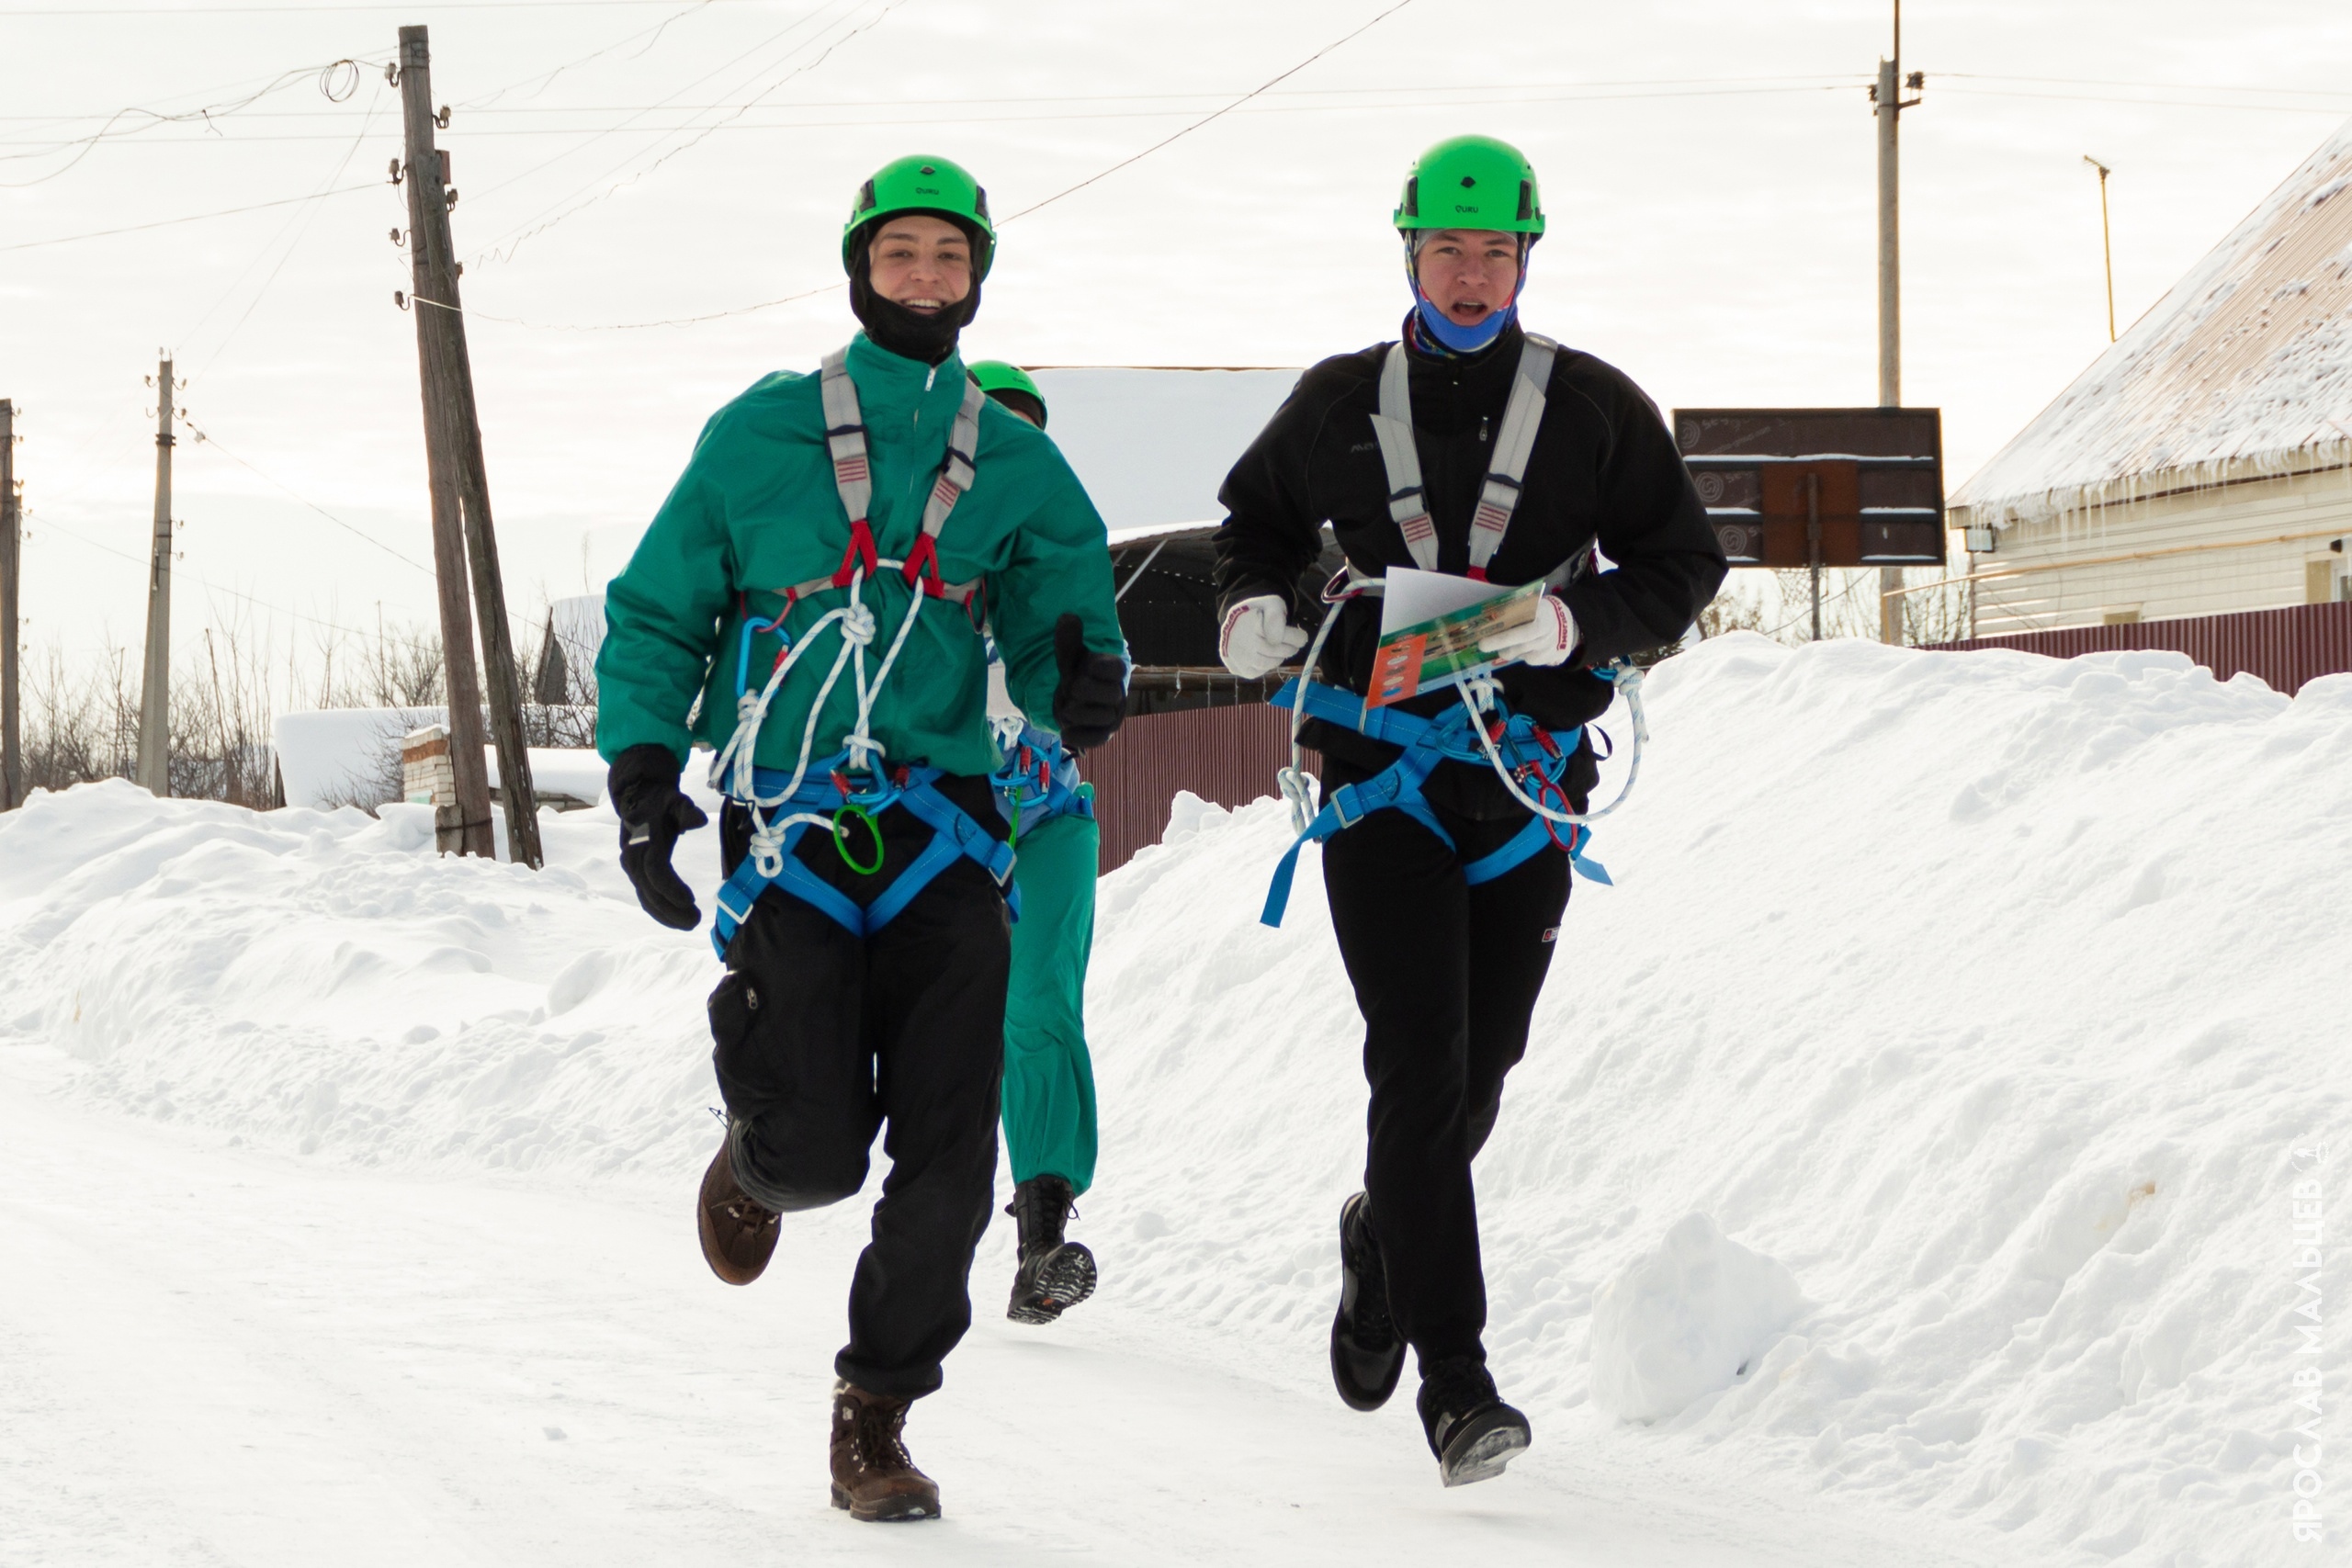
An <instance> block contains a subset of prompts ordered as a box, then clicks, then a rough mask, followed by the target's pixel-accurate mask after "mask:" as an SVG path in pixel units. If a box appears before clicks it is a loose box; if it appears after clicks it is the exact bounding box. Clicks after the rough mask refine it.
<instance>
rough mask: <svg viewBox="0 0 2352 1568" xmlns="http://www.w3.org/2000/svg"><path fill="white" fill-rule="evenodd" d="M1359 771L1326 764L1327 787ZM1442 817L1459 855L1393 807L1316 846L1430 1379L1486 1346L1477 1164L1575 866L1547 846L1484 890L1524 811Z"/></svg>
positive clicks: (1399, 1273) (1377, 1220)
mask: <svg viewBox="0 0 2352 1568" xmlns="http://www.w3.org/2000/svg"><path fill="white" fill-rule="evenodd" d="M1365 776H1368V775H1366V774H1364V773H1363V772H1362V771H1361V770H1359V769H1354V768H1350V767H1346V766H1344V765H1342V764H1340V763H1339V762H1337V761H1327V762H1326V766H1325V770H1324V786H1325V788H1326V789H1327V790H1330V789H1336V788H1338V787H1339V786H1340V784H1353V783H1356V782H1358V781H1359V780H1360V779H1362V778H1363V777H1365ZM1438 818H1439V820H1441V821H1442V822H1443V823H1444V824H1445V828H1446V831H1448V832H1449V833H1452V834H1453V838H1454V842H1455V843H1456V845H1457V846H1459V851H1460V852H1459V854H1458V855H1457V853H1456V852H1455V851H1453V850H1449V849H1447V848H1446V847H1445V845H1444V844H1443V843H1442V842H1441V841H1439V840H1438V839H1437V837H1436V836H1435V835H1434V834H1432V833H1431V832H1430V830H1429V829H1426V828H1424V827H1422V826H1421V825H1420V824H1419V823H1418V822H1416V821H1414V820H1413V819H1412V818H1409V817H1408V816H1406V815H1405V814H1404V813H1403V812H1401V811H1393V810H1392V811H1375V812H1374V813H1372V814H1371V815H1370V816H1368V817H1365V818H1363V820H1362V821H1360V822H1358V823H1357V824H1356V825H1355V826H1354V827H1351V828H1348V829H1342V830H1341V831H1340V833H1339V834H1337V835H1336V836H1335V837H1333V838H1332V839H1331V840H1329V841H1328V842H1327V843H1326V844H1325V846H1324V849H1323V885H1324V887H1325V888H1326V890H1327V891H1328V892H1329V896H1330V903H1331V923H1332V925H1333V927H1334V928H1335V929H1336V930H1337V931H1338V933H1339V938H1340V956H1341V957H1342V958H1343V959H1345V960H1346V963H1347V966H1348V978H1349V979H1350V981H1351V982H1352V983H1353V984H1354V987H1355V993H1356V1005H1357V1007H1358V1008H1360V1009H1361V1010H1363V1020H1364V1042H1363V1070H1364V1077H1365V1078H1366V1079H1367V1080H1369V1082H1370V1083H1371V1086H1372V1108H1371V1114H1370V1117H1369V1123H1370V1124H1369V1138H1368V1140H1367V1147H1366V1151H1365V1160H1364V1190H1365V1191H1366V1192H1368V1193H1369V1194H1370V1195H1371V1200H1372V1220H1373V1228H1374V1230H1375V1231H1376V1232H1377V1233H1378V1235H1379V1237H1380V1253H1381V1259H1382V1261H1383V1263H1384V1264H1385V1266H1386V1269H1387V1273H1388V1300H1389V1306H1390V1309H1391V1310H1392V1311H1393V1312H1394V1313H1395V1314H1396V1318H1397V1327H1398V1329H1399V1331H1400V1332H1402V1333H1403V1335H1404V1337H1405V1338H1406V1339H1407V1341H1408V1342H1409V1343H1410V1344H1411V1345H1412V1346H1413V1348H1415V1349H1416V1350H1418V1351H1419V1353H1420V1359H1421V1367H1422V1369H1423V1371H1427V1370H1428V1368H1429V1367H1430V1364H1431V1363H1432V1362H1434V1361H1437V1360H1439V1359H1442V1358H1444V1357H1448V1356H1461V1355H1471V1356H1477V1357H1479V1358H1481V1359H1484V1356H1485V1353H1486V1352H1485V1347H1484V1346H1483V1345H1482V1344H1481V1343H1480V1338H1479V1337H1480V1335H1481V1334H1482V1333H1484V1331H1485V1329H1486V1326H1487V1282H1486V1277H1485V1275H1484V1274H1483V1272H1482V1271H1481V1269H1480V1265H1479V1257H1478V1204H1477V1199H1476V1195H1475V1193H1474V1192H1473V1191H1472V1189H1471V1182H1470V1162H1471V1160H1472V1159H1473V1158H1475V1157H1476V1155H1477V1153H1478V1151H1479V1150H1480V1149H1481V1148H1483V1147H1484V1146H1485V1145H1486V1142H1487V1134H1489V1133H1492V1132H1493V1131H1494V1129H1495V1113H1496V1111H1497V1110H1498V1108H1499V1107H1500V1105H1501V1103H1502V1092H1503V1076H1504V1075H1505V1074H1506V1073H1508V1072H1510V1069H1511V1068H1512V1067H1513V1066H1516V1065H1517V1064H1518V1062H1519V1059H1520V1057H1521V1056H1522V1055H1525V1054H1526V1051H1527V1023H1528V1018H1529V1016H1530V1015H1531V1014H1532V1012H1533V1011H1534V1009H1535V998H1536V994H1537V993H1538V992H1540V991H1541V990H1542V989H1543V988H1544V971H1545V970H1546V969H1547V968H1548V967H1549V966H1550V964H1551V962H1552V953H1553V949H1554V947H1555V937H1556V935H1557V933H1558V930H1559V925H1560V917H1561V914H1562V912H1563V911H1564V910H1565V909H1566V908H1567V902H1568V857H1567V856H1566V855H1565V854H1562V853H1561V852H1558V851H1557V850H1555V849H1552V848H1550V847H1549V846H1546V847H1545V848H1544V850H1543V851H1542V852H1539V853H1537V854H1536V855H1535V856H1534V857H1533V858H1532V859H1530V860H1528V861H1525V862H1523V863H1521V864H1520V865H1519V866H1518V867H1517V868H1516V869H1514V870H1512V871H1510V872H1508V873H1506V874H1503V875H1501V876H1498V877H1497V878H1495V879H1494V880H1493V881H1492V882H1487V883H1482V884H1480V885H1479V886H1476V887H1472V886H1468V885H1467V884H1466V883H1464V881H1463V879H1462V867H1463V864H1464V862H1466V861H1471V860H1476V859H1477V858H1478V857H1479V856H1480V855H1483V854H1486V853H1487V852H1491V851H1493V850H1496V849H1498V848H1500V847H1501V846H1502V844H1503V843H1504V842H1505V841H1506V840H1509V839H1510V837H1511V835H1512V834H1514V833H1516V832H1517V831H1518V830H1519V829H1521V827H1522V826H1524V825H1525V823H1526V820H1527V819H1526V818H1524V817H1518V818H1512V819H1510V820H1509V821H1501V822H1477V821H1472V820H1469V819H1467V818H1460V817H1456V816H1454V815H1453V814H1452V813H1449V812H1446V811H1443V810H1440V811H1439V812H1438Z"/></svg>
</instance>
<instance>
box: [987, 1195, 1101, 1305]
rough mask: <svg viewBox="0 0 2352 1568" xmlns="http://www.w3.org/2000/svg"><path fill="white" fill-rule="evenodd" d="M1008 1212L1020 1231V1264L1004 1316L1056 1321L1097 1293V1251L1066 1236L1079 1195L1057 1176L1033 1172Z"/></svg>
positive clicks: (1013, 1277)
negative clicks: (1095, 1291) (1095, 1264)
mask: <svg viewBox="0 0 2352 1568" xmlns="http://www.w3.org/2000/svg"><path fill="white" fill-rule="evenodd" d="M1004 1212H1005V1213H1008V1214H1011V1215H1012V1223H1013V1224H1014V1225H1015V1226H1017V1227H1018V1228H1019V1230H1020V1233H1021V1267H1020V1268H1019V1269H1017V1270H1015V1271H1014V1273H1013V1276H1012V1303H1010V1304H1009V1305H1007V1306H1006V1308H1005V1309H1004V1315H1005V1316H1007V1317H1009V1318H1011V1319H1012V1321H1013V1322H1015V1323H1035V1324H1045V1323H1051V1322H1053V1321H1054V1320H1055V1319H1057V1318H1058V1317H1060V1316H1061V1314H1063V1313H1064V1312H1066V1311H1068V1310H1069V1308H1071V1307H1074V1306H1076V1305H1077V1304H1078V1303H1080V1302H1082V1301H1084V1300H1085V1299H1086V1298H1087V1297H1089V1296H1091V1295H1092V1294H1093V1293H1094V1285H1095V1271H1094V1254H1093V1253H1091V1252H1089V1251H1088V1250H1087V1249H1086V1248H1085V1247H1083V1246H1081V1245H1080V1244H1079V1243H1077V1242H1074V1241H1064V1240H1063V1239H1062V1227H1063V1226H1065V1225H1067V1224H1069V1217H1070V1215H1071V1213H1074V1212H1075V1210H1074V1199H1073V1196H1072V1194H1071V1192H1070V1189H1069V1182H1067V1181H1064V1180H1063V1179H1061V1178H1060V1177H1058V1176H1033V1177H1031V1178H1030V1179H1028V1180H1026V1181H1024V1182H1023V1183H1021V1185H1019V1186H1018V1187H1015V1188H1014V1189H1013V1190H1012V1202H1011V1203H1009V1204H1007V1205H1006V1206H1005V1211H1004Z"/></svg>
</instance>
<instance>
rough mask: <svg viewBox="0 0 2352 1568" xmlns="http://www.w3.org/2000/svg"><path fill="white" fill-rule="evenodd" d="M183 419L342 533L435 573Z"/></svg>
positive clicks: (231, 457) (216, 446) (199, 437)
mask: <svg viewBox="0 0 2352 1568" xmlns="http://www.w3.org/2000/svg"><path fill="white" fill-rule="evenodd" d="M182 423H185V424H186V425H187V427H188V429H189V430H190V431H191V432H193V433H194V434H195V435H196V438H197V440H198V441H200V442H203V443H205V444H206V445H208V446H211V447H213V448H214V449H216V450H217V451H219V452H220V456H222V457H226V458H228V459H229V461H231V462H232V463H234V464H236V465H237V467H239V468H243V469H244V470H245V471H246V472H247V473H249V474H252V475H253V476H254V478H256V479H262V480H265V481H266V482H267V483H269V484H273V485H276V486H277V488H278V489H279V490H282V491H285V492H286V493H287V494H288V495H290V496H292V497H293V498H294V499H295V500H297V501H299V502H301V503H302V504H303V505H305V506H307V507H309V508H310V509H311V511H313V512H315V513H318V514H319V515H320V516H322V517H323V518H325V519H326V520H327V521H328V522H330V523H332V524H334V525H335V526H336V527H338V528H340V529H342V530H343V531H344V532H345V533H346V534H349V535H351V536H353V537H354V538H357V539H364V540H366V541H367V542H368V544H371V545H373V546H375V547H377V548H378V549H379V550H381V551H383V552H384V553H385V554H386V555H388V556H390V557H391V558H393V559H394V560H396V561H399V562H400V563H401V565H403V566H406V567H411V568H413V569H414V570H418V571H421V572H423V573H424V575H425V576H427V577H431V576H432V575H433V574H434V573H433V569H432V568H431V567H429V566H426V565H425V564H424V562H423V561H419V560H413V559H411V558H409V557H407V556H404V555H402V554H401V553H400V551H398V550H396V549H394V548H392V547H391V546H390V545H388V544H386V543H384V541H383V540H381V539H379V538H377V537H376V536H374V535H372V534H368V533H364V532H362V531H361V530H360V529H358V528H356V527H354V526H352V525H350V524H348V523H346V522H345V521H344V520H343V519H342V518H340V517H337V516H336V515H335V514H334V513H332V512H329V511H328V510H327V509H326V508H325V507H323V506H321V505H320V504H319V503H318V502H315V501H312V500H311V498H310V497H308V496H306V495H303V494H302V493H301V492H300V491H297V490H295V489H294V488H293V487H292V486H291V485H288V484H287V483H286V482H285V481H284V480H282V479H277V478H276V477H275V476H274V475H270V474H266V473H264V472H262V470H261V469H259V468H255V467H254V465H253V464H251V463H248V462H246V461H245V460H244V459H243V457H238V456H237V455H236V454H235V453H234V452H232V451H230V450H229V449H228V448H227V447H226V446H221V445H220V442H218V441H215V440H213V438H212V437H211V436H209V435H208V434H205V433H204V432H203V431H201V430H198V428H197V424H196V422H195V421H194V420H191V419H183V421H182Z"/></svg>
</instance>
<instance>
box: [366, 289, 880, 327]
mask: <svg viewBox="0 0 2352 1568" xmlns="http://www.w3.org/2000/svg"><path fill="white" fill-rule="evenodd" d="M848 286H849V285H848V280H847V279H843V280H842V281H841V282H838V283H828V284H825V285H824V286H823V287H821V288H804V289H802V290H801V291H800V292H799V293H797V294H787V295H786V296H785V297H784V298H783V299H763V300H761V301H760V302H759V303H758V304H756V305H737V306H735V307H733V308H732V309H729V310H713V311H711V312H709V313H708V314H707V315H702V316H671V317H666V318H664V319H663V320H662V321H585V322H570V321H524V320H523V319H521V318H520V317H517V316H492V315H487V314H485V313H484V312H482V311H481V310H475V309H474V308H473V307H472V306H470V305H467V306H461V307H458V314H459V315H461V316H464V317H466V318H467V319H468V320H469V321H499V322H502V323H503V324H505V325H507V326H510V327H531V328H534V329H536V330H537V331H539V332H548V333H634V332H642V331H644V330H645V329H646V328H648V327H690V326H694V325H695V324H696V323H697V322H701V321H718V320H720V319H721V318H723V317H727V316H748V315H750V314H751V313H752V311H754V310H774V309H775V307H776V306H778V305H789V304H792V303H794V302H795V301H796V300H800V299H815V298H816V297H817V296H818V295H820V294H831V292H833V290H835V289H837V288H847V287H848ZM409 302H410V303H411V304H413V305H430V306H432V307H433V308H434V309H435V310H449V309H450V307H449V306H447V305H445V304H443V303H442V302H441V301H440V300H438V299H425V298H424V296H423V295H419V294H412V295H410V296H409Z"/></svg>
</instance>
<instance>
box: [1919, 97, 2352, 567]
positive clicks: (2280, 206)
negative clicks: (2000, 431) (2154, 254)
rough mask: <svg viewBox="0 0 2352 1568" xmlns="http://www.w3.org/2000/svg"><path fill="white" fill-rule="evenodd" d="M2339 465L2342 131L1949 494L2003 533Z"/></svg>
mask: <svg viewBox="0 0 2352 1568" xmlns="http://www.w3.org/2000/svg"><path fill="white" fill-rule="evenodd" d="M2347 463H2352V120H2347V121H2346V123H2345V124H2344V125H2343V126H2341V127H2339V128H2338V129H2337V130H2336V131H2335V134H2334V135H2332V136H2330V137H2329V138H2328V139H2327V140H2326V141H2324V142H2323V143H2322V144H2321V145H2320V147H2319V150H2318V151H2317V152H2313V153H2312V155H2311V156H2310V157H2308V158H2306V159H2305V160H2304V161H2303V163H2302V164H2301V166H2300V167H2299V168H2297V169H2296V170H2295V172H2294V173H2293V174H2292V175H2289V176H2288V178H2287V179H2286V180H2285V181H2284V182H2283V183H2282V184H2280V185H2279V186H2278V188H2277V189H2276V190H2274V191H2272V192H2271V193H2270V195H2269V196H2268V197H2265V198H2264V199H2263V201H2262V203H2261V205H2259V206H2257V207H2256V209H2254V211H2253V212H2252V213H2251V214H2249V215H2248V216H2247V217H2246V219H2245V221H2243V222H2241V223H2240V224H2239V225H2238V226H2237V227H2236V228H2235V229H2233V231H2231V232H2230V234H2229V236H2228V238H2226V239H2224V240H2223V241H2222V243H2220V244H2218V245H2216V246H2214V247H2213V249H2212V250H2211V252H2209V253H2208V254H2206V256H2205V258H2204V259H2203V260H2201V261H2199V263H2198V264H2197V265H2195V266H2194V267H2192V268H2190V269H2189V271H2188V276H2185V277H2183V278H2182V279H2181V280H2180V281H2179V282H2178V283H2177V284H2175V285H2173V287H2172V288H2171V290H2170V291H2169V292H2168V293H2166V294H2165V297H2164V298H2163V299H2160V300H2158V301H2157V302H2156V304H2155V306H2154V309H2152V310H2149V311H2148V312H2147V314H2145V315H2143V316H2142V317H2141V318H2140V319H2139V320H2138V321H2135V322H2133V323H2132V325H2131V330H2130V331H2129V332H2127V333H2124V334H2123V336H2122V338H2121V339H2120V341H2118V342H2117V343H2115V344H2113V345H2112V346H2110V347H2109V349H2108V350H2107V352H2106V353H2104V354H2102V355H2099V357H2098V359H2097V360H2095V361H2094V362H2093V363H2092V364H2091V367H2090V368H2088V369H2087V370H2086V371H2084V372H2083V373H2082V374H2081V375H2080V376H2078V377H2076V378H2075V381H2074V384H2073V385H2072V386H2070V387H2068V388H2067V389H2065V391H2064V392H2063V393H2061V394H2059V396H2058V398H2057V399H2056V400H2054V401H2052V403H2051V404H2050V406H2049V407H2048V408H2045V409H2043V410H2042V411H2041V413H2039V414H2037V415H2035V416H2034V418H2033V419H2032V420H2031V421H2030V423H2028V424H2027V425H2026V427H2025V428H2024V429H2023V430H2021V431H2019V432H2018V434H2016V435H2015V436H2013V437H2011V438H2010V440H2009V442H2008V444H2007V446H2003V447H2002V448H2001V449H2000V450H1999V451H1998V452H1996V453H1995V454H1994V455H1993V457H1992V458H1991V460H1990V461H1988V462H1987V463H1985V466H1984V467H1983V468H1979V469H1978V470H1977V471H1976V473H1975V474H1974V475H1973V476H1972V477H1971V478H1970V479H1969V480H1968V482H1967V483H1966V484H1964V485H1962V487H1961V489H1960V491H1958V493H1956V494H1955V495H1954V496H1953V497H1952V506H1953V508H1954V510H1955V511H1962V510H1964V511H1965V512H1967V513H1968V514H1969V515H1968V516H1967V517H1966V518H1965V519H1959V518H1956V519H1955V520H1954V521H1955V523H1956V524H1957V523H1958V522H1961V521H1967V522H1973V523H1979V524H1985V523H1989V524H1993V525H1996V526H2007V525H2009V524H2012V523H2019V522H2039V521H2043V520H2046V519H2049V518H2052V517H2055V516H2058V515H2060V514H2062V513H2069V512H2074V511H2077V510H2081V509H2085V508H2088V507H2094V506H2100V505H2105V504H2109V503H2111V502H2119V501H2129V500H2133V499H2139V498H2143V497H2146V496H2149V495H2153V494H2157V493H2162V492H2165V491H2175V490H2180V489H2196V488H2205V487H2209V486H2212V485H2218V484H2222V483H2226V482H2230V481H2233V480H2236V479H2245V478H2251V477H2257V476H2262V475H2272V474H2285V473H2293V472H2297V471H2301V470H2304V469H2309V468H2333V467H2339V466H2343V465H2345V464H2347Z"/></svg>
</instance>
